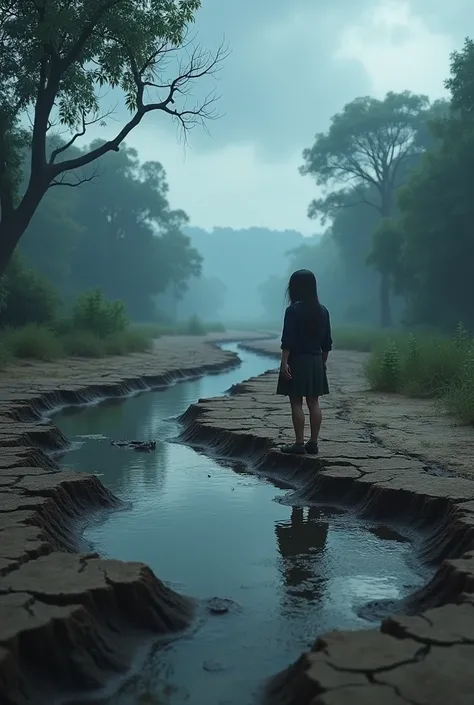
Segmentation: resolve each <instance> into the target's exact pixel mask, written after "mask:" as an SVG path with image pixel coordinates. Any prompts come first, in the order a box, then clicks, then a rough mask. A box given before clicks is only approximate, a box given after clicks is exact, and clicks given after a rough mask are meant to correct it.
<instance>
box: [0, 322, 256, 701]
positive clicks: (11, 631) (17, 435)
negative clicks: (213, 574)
mask: <svg viewBox="0 0 474 705" xmlns="http://www.w3.org/2000/svg"><path fill="white" fill-rule="evenodd" d="M216 337H217V336H216ZM222 337H223V336H219V338H221V339H222ZM224 337H225V336H224ZM228 337H229V338H233V339H235V334H229V335H228ZM238 337H239V338H240V339H242V335H241V334H239V336H238ZM244 337H245V336H244ZM250 337H252V336H250ZM211 340H212V338H211ZM208 341H209V338H206V339H203V338H197V337H180V338H162V339H159V340H158V341H156V344H155V349H154V351H153V352H152V353H148V354H136V355H130V356H127V357H126V358H123V357H113V358H108V359H106V360H79V359H77V360H62V361H60V362H55V363H32V364H23V365H18V366H14V367H11V368H9V369H8V370H7V371H6V372H4V373H1V374H0V390H1V391H0V421H1V423H0V448H1V452H0V702H1V703H2V705H46V704H47V705H51V704H52V703H53V702H54V701H55V698H56V697H57V696H58V695H61V694H62V695H64V694H67V693H68V692H70V691H71V689H73V690H76V689H77V690H78V689H91V688H94V687H99V686H101V685H102V684H103V683H104V682H105V681H107V680H108V679H110V678H111V677H113V676H114V675H117V674H121V673H124V672H125V671H126V670H127V668H128V667H129V665H130V659H131V657H132V655H133V653H135V651H136V647H137V645H138V643H140V644H143V641H144V639H146V635H153V634H163V633H170V632H176V631H179V630H180V629H182V628H184V627H186V626H187V625H188V624H189V622H190V620H191V618H192V615H193V610H194V603H193V601H192V600H191V599H189V598H187V597H183V596H180V595H178V594H177V593H175V592H173V591H172V590H170V589H168V588H167V587H166V586H165V585H164V584H163V583H162V582H161V581H160V580H159V579H158V578H157V577H156V576H155V575H154V574H153V573H152V571H151V570H150V569H149V568H148V567H147V566H145V565H143V564H140V563H123V562H121V561H115V560H104V559H102V558H100V557H99V556H98V555H97V554H95V553H92V552H91V549H90V547H89V546H87V545H86V544H85V542H84V541H83V540H82V539H81V533H82V529H83V527H84V522H85V521H86V519H88V518H89V519H90V518H91V517H92V518H93V517H97V516H98V515H100V513H103V512H105V511H111V510H112V511H113V510H119V509H123V508H124V505H123V503H121V502H120V501H119V500H118V499H117V498H115V497H114V496H113V495H111V494H110V493H109V492H108V490H106V489H105V488H104V487H103V486H102V484H101V483H100V481H99V480H98V479H97V478H96V477H95V476H94V475H86V474H84V473H75V472H71V471H68V470H65V469H59V468H58V467H57V465H56V463H55V461H54V459H53V456H51V454H48V451H51V450H58V449H61V448H64V447H65V446H66V445H67V439H65V438H64V437H63V436H62V434H61V433H60V431H59V430H58V429H57V428H56V427H55V426H54V425H53V424H52V423H50V422H48V421H45V420H44V418H45V416H44V415H45V414H46V413H48V412H50V411H52V410H53V409H54V408H59V407H61V406H64V405H66V404H71V403H85V402H88V401H93V400H94V399H97V398H99V397H105V396H118V395H124V394H126V393H128V392H131V391H133V390H140V389H147V388H150V387H152V386H156V385H161V384H168V383H170V382H172V381H174V380H175V379H177V378H179V377H182V376H189V375H195V374H204V373H205V372H206V371H208V370H217V369H220V368H225V367H229V366H232V365H233V364H236V362H237V359H236V356H235V355H233V354H232V353H228V352H223V351H221V350H220V349H218V348H217V347H214V346H211V345H209V342H208ZM93 470H94V468H91V471H93Z"/></svg>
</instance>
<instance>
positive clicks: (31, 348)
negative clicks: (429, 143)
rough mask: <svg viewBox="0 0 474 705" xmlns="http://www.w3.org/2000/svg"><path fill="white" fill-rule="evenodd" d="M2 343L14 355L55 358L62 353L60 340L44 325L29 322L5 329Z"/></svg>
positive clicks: (42, 358) (44, 358)
mask: <svg viewBox="0 0 474 705" xmlns="http://www.w3.org/2000/svg"><path fill="white" fill-rule="evenodd" d="M2 344H3V345H4V346H5V347H6V348H7V350H9V351H10V353H11V354H12V355H13V356H14V357H19V358H32V359H36V360H55V359H56V358H58V357H61V356H62V355H63V354H64V349H63V347H62V344H61V341H60V340H59V339H58V337H57V336H56V335H55V333H54V332H53V331H52V330H51V329H49V328H46V327H45V326H39V325H37V324H35V323H30V324H29V325H27V326H24V327H23V328H17V329H10V330H5V331H4V332H3V336H2Z"/></svg>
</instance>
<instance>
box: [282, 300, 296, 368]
mask: <svg viewBox="0 0 474 705" xmlns="http://www.w3.org/2000/svg"><path fill="white" fill-rule="evenodd" d="M294 314H295V312H294V310H293V309H292V308H291V306H288V308H287V309H286V311H285V318H284V321H283V331H282V334H281V349H282V355H283V353H286V360H287V361H288V355H289V354H290V352H291V350H292V349H294V347H295V315H294Z"/></svg>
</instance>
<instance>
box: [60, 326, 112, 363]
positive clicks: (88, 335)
mask: <svg viewBox="0 0 474 705" xmlns="http://www.w3.org/2000/svg"><path fill="white" fill-rule="evenodd" d="M62 343H63V348H64V352H65V354H66V355H68V356H70V357H91V358H95V357H104V356H105V344H104V339H103V338H99V336H98V335H96V334H95V333H93V332H92V331H88V330H73V331H70V332H68V333H66V334H65V335H64V336H63V337H62Z"/></svg>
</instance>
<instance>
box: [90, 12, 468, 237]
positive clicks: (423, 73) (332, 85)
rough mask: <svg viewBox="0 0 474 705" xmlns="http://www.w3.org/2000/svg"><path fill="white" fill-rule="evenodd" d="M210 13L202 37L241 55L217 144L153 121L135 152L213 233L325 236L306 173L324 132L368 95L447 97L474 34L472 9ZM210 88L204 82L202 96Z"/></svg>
mask: <svg viewBox="0 0 474 705" xmlns="http://www.w3.org/2000/svg"><path fill="white" fill-rule="evenodd" d="M202 5H203V7H202V9H201V10H200V11H199V13H198V15H197V18H196V24H195V27H194V28H193V34H195V33H197V35H198V39H199V41H200V43H201V44H203V45H204V46H206V47H208V48H209V49H215V48H217V47H218V46H219V44H220V43H221V42H222V41H223V40H225V41H226V42H228V44H229V45H230V47H231V50H232V53H231V55H230V56H229V58H228V59H227V60H226V61H225V64H224V66H223V68H222V70H221V72H220V74H219V77H218V82H217V84H216V89H217V92H218V93H219V94H220V95H221V96H222V97H221V99H220V101H219V104H218V110H219V111H220V113H222V117H221V118H220V119H219V120H218V121H216V122H211V123H210V124H209V130H210V136H209V135H207V134H206V133H205V132H204V131H202V130H200V129H199V128H196V130H195V131H194V132H192V133H191V134H190V135H189V137H188V144H187V145H186V146H185V147H184V146H183V144H180V143H179V142H178V140H177V132H176V128H175V126H173V124H172V123H171V121H170V119H169V118H167V116H163V115H159V116H156V115H153V116H149V117H148V118H147V120H146V121H145V122H144V123H143V124H142V125H141V126H140V127H139V128H137V129H136V130H135V131H134V132H133V133H132V135H131V136H130V137H129V139H128V144H129V145H131V146H134V147H136V148H137V149H138V151H139V153H140V156H141V157H142V158H143V159H144V160H145V159H156V160H158V161H160V162H162V164H163V165H164V167H165V169H166V172H167V174H168V179H169V183H170V200H171V203H172V205H173V206H174V207H179V208H183V209H184V210H186V211H187V212H188V213H189V215H190V217H191V220H192V224H193V225H197V226H201V227H204V228H207V229H210V228H212V226H213V225H217V226H230V227H234V228H244V227H250V226H252V225H256V226H266V227H269V228H273V229H286V228H289V229H296V230H300V231H301V232H303V233H304V234H311V233H312V232H314V230H315V229H316V225H315V224H314V223H312V222H311V221H309V220H308V219H307V217H306V210H307V206H308V203H309V202H310V200H311V199H312V198H313V197H314V195H315V187H314V184H313V183H312V182H311V179H310V178H309V177H302V176H300V175H299V174H298V166H299V165H300V164H301V161H302V159H301V152H302V150H303V149H304V148H305V147H307V146H311V144H312V142H313V137H314V134H315V133H316V132H318V131H321V130H325V129H326V128H327V127H328V123H329V118H330V117H331V115H333V114H334V113H335V112H337V111H339V110H340V109H341V108H342V107H343V105H344V104H345V103H347V102H349V101H351V100H352V99H353V98H355V97H357V96H360V95H368V94H371V95H374V96H377V97H382V96H383V95H384V94H385V93H386V92H387V91H389V90H394V91H402V90H404V89H409V90H411V91H414V92H420V93H425V94H427V95H429V96H430V97H431V98H437V97H440V96H442V95H444V94H445V93H444V88H443V81H444V79H445V78H446V77H447V76H448V73H449V54H450V52H451V51H452V50H453V49H455V48H460V47H461V45H462V42H463V38H464V34H468V33H471V34H474V2H472V0H451V2H449V1H448V2H446V0H411V2H402V1H400V2H384V1H382V2H381V1H379V0H203V2H202ZM208 89H209V84H205V83H202V84H201V85H200V86H196V89H195V95H200V94H201V92H202V93H204V92H205V91H207V90H208ZM116 126H117V125H116ZM116 126H115V127H116ZM112 128H113V125H112ZM109 129H111V128H110V127H108V128H106V129H105V131H104V130H103V131H102V133H101V134H100V136H104V137H106V136H108V135H109V132H108V131H109ZM96 134H97V133H96ZM96 134H95V135H94V136H96ZM91 137H92V134H91Z"/></svg>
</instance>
